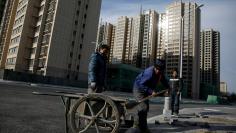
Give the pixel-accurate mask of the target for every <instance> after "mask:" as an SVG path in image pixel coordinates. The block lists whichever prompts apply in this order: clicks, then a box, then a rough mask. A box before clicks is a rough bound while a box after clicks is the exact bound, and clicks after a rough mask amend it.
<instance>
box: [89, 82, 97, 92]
mask: <svg viewBox="0 0 236 133" xmlns="http://www.w3.org/2000/svg"><path fill="white" fill-rule="evenodd" d="M90 87H91V89H92V90H95V89H96V82H91V83H90Z"/></svg>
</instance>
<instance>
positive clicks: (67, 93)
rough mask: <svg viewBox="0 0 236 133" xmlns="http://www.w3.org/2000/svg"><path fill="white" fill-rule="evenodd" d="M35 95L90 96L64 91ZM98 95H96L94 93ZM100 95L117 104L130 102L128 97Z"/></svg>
mask: <svg viewBox="0 0 236 133" xmlns="http://www.w3.org/2000/svg"><path fill="white" fill-rule="evenodd" d="M32 93H33V94H35V95H48V96H64V97H71V98H81V97H84V96H87V95H88V94H85V93H75V92H63V91H56V92H36V91H35V92H32ZM94 94H96V93H94ZM98 95H104V96H107V97H109V98H111V99H112V100H113V101H115V102H126V101H127V100H128V98H127V97H121V96H110V95H109V94H106V93H98Z"/></svg>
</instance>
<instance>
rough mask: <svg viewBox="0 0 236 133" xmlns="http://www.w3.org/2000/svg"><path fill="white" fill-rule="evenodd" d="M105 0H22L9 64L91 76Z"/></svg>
mask: <svg viewBox="0 0 236 133" xmlns="http://www.w3.org/2000/svg"><path fill="white" fill-rule="evenodd" d="M100 8H101V0H73V1H67V0H40V1H34V0H19V2H18V6H17V11H16V16H15V20H14V26H13V29H12V34H11V40H10V44H9V49H8V54H7V59H6V64H5V68H6V69H11V70H13V71H19V72H29V73H36V74H40V75H44V76H51V77H59V78H67V79H74V80H77V79H87V70H88V58H89V57H90V55H91V53H92V52H93V51H94V48H95V44H92V42H94V41H96V35H97V26H98V19H99V14H100Z"/></svg>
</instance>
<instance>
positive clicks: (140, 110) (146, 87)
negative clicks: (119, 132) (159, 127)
mask: <svg viewBox="0 0 236 133" xmlns="http://www.w3.org/2000/svg"><path fill="white" fill-rule="evenodd" d="M164 70H165V63H164V60H160V59H158V60H157V61H156V63H155V65H154V66H151V67H149V68H147V69H145V70H144V71H143V72H142V73H140V74H139V75H138V76H137V77H136V80H135V82H134V87H133V95H134V97H135V99H136V100H138V101H140V100H142V99H143V98H145V97H147V96H150V95H153V96H156V95H157V90H156V89H157V84H158V83H159V82H161V83H162V84H163V85H164V87H165V88H167V89H169V84H168V81H167V80H166V78H165V76H164ZM148 111H149V101H148V100H146V101H144V102H141V103H140V104H139V105H138V106H137V114H136V116H135V118H134V128H139V130H140V131H141V132H142V133H148V132H149V129H148V126H147V113H148Z"/></svg>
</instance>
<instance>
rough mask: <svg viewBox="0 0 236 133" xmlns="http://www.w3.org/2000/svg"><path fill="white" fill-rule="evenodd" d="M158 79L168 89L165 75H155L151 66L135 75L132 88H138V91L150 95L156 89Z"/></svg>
mask: <svg viewBox="0 0 236 133" xmlns="http://www.w3.org/2000/svg"><path fill="white" fill-rule="evenodd" d="M159 81H160V82H161V83H162V84H163V85H164V86H165V87H166V88H167V89H169V84H168V80H167V79H166V78H165V76H164V75H163V74H160V75H156V74H155V72H154V66H151V67H149V68H147V69H145V70H144V71H143V72H142V73H140V74H139V75H138V76H137V77H136V79H135V82H134V89H138V91H139V92H142V93H146V94H148V95H151V94H152V92H153V91H156V89H157V84H158V82H159Z"/></svg>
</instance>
